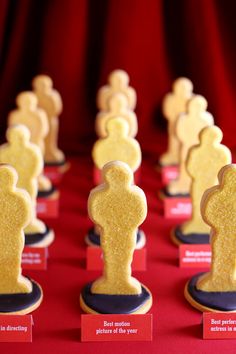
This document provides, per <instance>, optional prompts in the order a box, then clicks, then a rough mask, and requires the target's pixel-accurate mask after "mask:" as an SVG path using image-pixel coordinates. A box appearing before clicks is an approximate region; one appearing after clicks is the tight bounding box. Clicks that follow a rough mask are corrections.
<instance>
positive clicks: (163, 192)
mask: <svg viewBox="0 0 236 354" xmlns="http://www.w3.org/2000/svg"><path fill="white" fill-rule="evenodd" d="M161 195H163V197H168V198H189V197H190V194H189V193H177V194H171V193H169V192H168V190H167V188H166V187H164V188H162V189H161Z"/></svg>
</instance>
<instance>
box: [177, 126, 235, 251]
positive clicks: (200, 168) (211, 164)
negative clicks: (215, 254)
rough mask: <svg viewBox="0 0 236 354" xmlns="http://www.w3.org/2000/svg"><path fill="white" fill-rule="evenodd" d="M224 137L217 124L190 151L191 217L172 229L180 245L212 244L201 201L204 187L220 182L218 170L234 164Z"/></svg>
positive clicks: (207, 130) (188, 162) (201, 135)
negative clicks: (203, 216)
mask: <svg viewBox="0 0 236 354" xmlns="http://www.w3.org/2000/svg"><path fill="white" fill-rule="evenodd" d="M222 138H223V133H222V131H221V130H220V128H218V127H217V126H212V127H207V128H204V129H203V130H202V131H201V133H200V136H199V139H200V144H199V145H196V146H194V147H193V148H191V149H190V151H189V154H188V158H187V163H186V167H187V171H188V173H189V175H190V176H191V178H192V184H191V188H190V195H191V200H192V216H191V219H190V220H188V221H186V222H185V223H183V224H182V225H179V226H177V227H176V228H175V229H173V230H172V235H171V237H172V240H173V242H174V243H175V244H177V245H180V244H181V243H187V244H207V243H209V235H210V226H209V225H208V224H206V223H205V222H204V220H203V219H202V216H201V211H200V203H201V198H202V195H203V193H204V192H205V190H207V189H208V188H210V187H212V186H215V185H216V184H217V183H218V179H217V175H218V172H219V170H220V169H221V168H222V167H223V166H225V165H228V164H230V163H231V152H230V150H229V149H228V148H227V147H226V146H224V145H222V144H221V141H222Z"/></svg>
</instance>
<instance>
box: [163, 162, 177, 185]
mask: <svg viewBox="0 0 236 354" xmlns="http://www.w3.org/2000/svg"><path fill="white" fill-rule="evenodd" d="M178 174H179V168H178V166H164V167H162V168H161V180H162V183H163V184H164V185H165V186H166V185H167V184H168V183H169V182H170V181H172V180H173V179H176V178H177V177H178Z"/></svg>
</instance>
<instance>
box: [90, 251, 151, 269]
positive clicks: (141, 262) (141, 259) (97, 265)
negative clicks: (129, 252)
mask: <svg viewBox="0 0 236 354" xmlns="http://www.w3.org/2000/svg"><path fill="white" fill-rule="evenodd" d="M146 258H147V251H146V248H141V249H138V250H135V251H134V257H133V262H132V270H133V271H144V270H146V269H147V262H146ZM86 259H87V262H86V268H87V270H102V269H103V257H102V249H101V248H100V247H90V246H89V247H87V254H86Z"/></svg>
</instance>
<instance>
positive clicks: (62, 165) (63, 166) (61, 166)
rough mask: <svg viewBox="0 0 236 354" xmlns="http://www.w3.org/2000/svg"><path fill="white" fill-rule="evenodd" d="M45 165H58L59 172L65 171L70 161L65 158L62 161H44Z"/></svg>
mask: <svg viewBox="0 0 236 354" xmlns="http://www.w3.org/2000/svg"><path fill="white" fill-rule="evenodd" d="M44 166H45V167H58V168H59V171H60V173H65V172H66V171H68V170H69V168H70V163H69V162H67V161H66V160H62V161H53V162H44Z"/></svg>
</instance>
